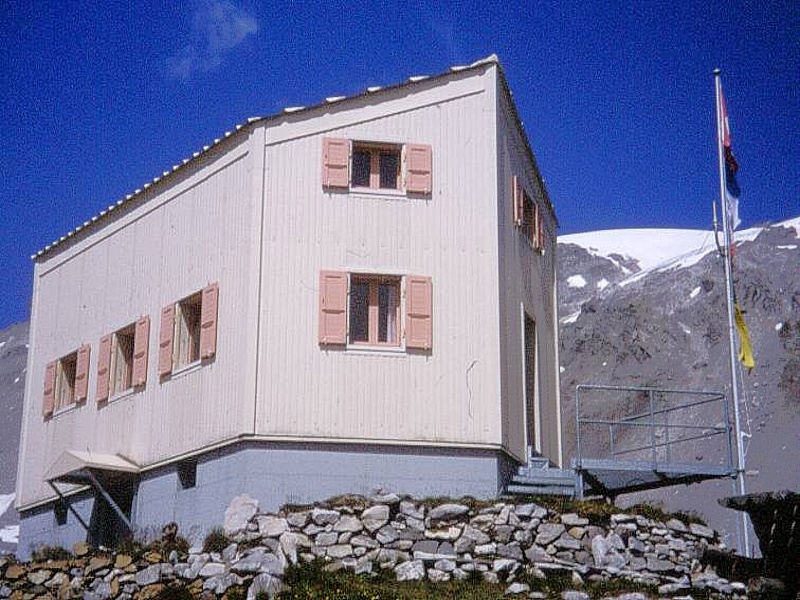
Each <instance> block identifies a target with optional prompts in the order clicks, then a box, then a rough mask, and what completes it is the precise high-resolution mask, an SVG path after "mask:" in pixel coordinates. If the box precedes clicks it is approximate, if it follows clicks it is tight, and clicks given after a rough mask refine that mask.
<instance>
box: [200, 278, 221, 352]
mask: <svg viewBox="0 0 800 600" xmlns="http://www.w3.org/2000/svg"><path fill="white" fill-rule="evenodd" d="M218 305H219V284H217V283H212V284H211V285H209V286H207V287H205V288H204V289H203V299H202V304H201V305H200V358H201V359H206V358H211V357H212V356H214V355H215V354H216V353H217V308H218Z"/></svg>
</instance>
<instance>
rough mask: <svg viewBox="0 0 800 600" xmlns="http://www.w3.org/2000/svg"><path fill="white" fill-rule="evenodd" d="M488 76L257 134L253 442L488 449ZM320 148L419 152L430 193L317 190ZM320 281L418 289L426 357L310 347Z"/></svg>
mask: <svg viewBox="0 0 800 600" xmlns="http://www.w3.org/2000/svg"><path fill="white" fill-rule="evenodd" d="M494 76H495V73H494V70H493V69H490V70H488V71H487V72H486V73H485V74H483V75H481V76H477V75H475V74H473V75H472V76H469V77H465V78H464V79H461V80H459V79H455V80H454V81H453V82H452V83H450V84H448V86H438V87H436V86H431V88H430V89H426V90H422V91H420V92H414V93H412V92H398V93H397V95H396V96H397V97H396V98H392V99H390V100H388V101H384V102H382V103H381V104H380V107H379V109H380V110H379V111H376V110H374V108H375V107H374V106H372V104H371V103H368V102H367V101H366V100H365V101H364V103H363V106H359V105H358V104H356V105H355V106H353V107H352V109H351V110H343V111H340V112H334V113H331V114H327V115H325V117H324V118H322V117H320V118H319V119H311V120H309V121H306V122H303V123H300V124H297V125H290V124H287V125H285V126H284V127H282V128H276V129H275V130H274V131H273V130H268V131H267V161H266V162H267V175H266V204H265V211H266V216H265V219H264V233H263V235H264V240H265V247H264V252H263V255H262V258H263V270H262V281H263V285H262V303H261V307H262V312H261V318H262V323H261V330H262V335H261V338H260V352H261V354H260V355H261V357H262V364H263V365H264V366H263V368H262V370H261V372H260V377H259V384H258V386H259V398H260V402H259V405H258V415H257V416H258V420H257V431H258V433H259V434H263V435H271V436H292V437H299V438H312V439H313V438H338V439H360V440H379V441H388V442H391V441H395V442H407V441H414V442H428V443H432V442H433V443H460V444H467V445H495V446H499V445H500V443H501V431H500V407H499V403H498V397H499V393H500V388H499V348H498V344H497V339H498V336H499V329H498V324H497V314H498V310H499V306H498V303H497V285H498V284H497V239H496V236H497V231H496V227H494V226H493V225H492V224H493V222H494V220H495V218H496V217H495V210H496V209H495V206H496V202H495V197H496V193H497V191H496V188H495V186H494V185H493V183H492V182H493V180H494V168H495V163H496V161H495V151H494V148H495V141H494V134H495V115H494V113H495V108H494V104H493V95H492V93H487V91H486V90H487V88H488V89H490V90H491V89H492V87H493V85H494V83H493V81H494ZM323 137H331V138H340V139H350V140H358V141H367V142H370V141H371V142H386V143H392V144H422V145H429V146H430V147H431V148H432V158H433V161H432V163H433V164H432V171H433V172H432V178H431V179H430V180H431V182H432V184H433V185H432V187H433V189H432V191H431V194H430V196H427V197H426V196H423V197H420V196H414V195H410V196H408V197H406V196H405V195H392V194H391V193H389V194H381V193H365V192H356V191H353V192H350V191H345V192H339V191H332V190H327V189H325V188H324V187H323V185H322V181H321V179H320V170H321V164H322V160H323V156H322V152H323V142H322V139H323ZM423 167H424V165H423ZM327 270H331V271H346V272H351V273H353V272H355V273H358V272H363V273H382V274H387V275H402V276H409V275H418V276H424V277H430V278H431V281H432V287H433V296H432V297H433V348H432V351H430V352H425V351H408V352H405V353H403V352H400V353H397V352H391V351H384V352H370V351H359V350H354V349H348V350H343V349H341V348H336V347H328V346H325V345H320V344H319V343H318V338H319V330H318V327H319V320H318V312H319V305H318V302H319V289H318V285H319V278H320V272H321V271H327ZM406 301H408V298H406ZM287 324H290V325H288V326H287Z"/></svg>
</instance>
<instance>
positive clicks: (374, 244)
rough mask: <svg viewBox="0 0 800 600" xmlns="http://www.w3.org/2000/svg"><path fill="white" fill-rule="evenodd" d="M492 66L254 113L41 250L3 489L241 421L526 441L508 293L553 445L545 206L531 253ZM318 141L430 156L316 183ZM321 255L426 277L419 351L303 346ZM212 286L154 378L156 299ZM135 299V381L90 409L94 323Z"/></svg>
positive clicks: (96, 355)
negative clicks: (100, 218)
mask: <svg viewBox="0 0 800 600" xmlns="http://www.w3.org/2000/svg"><path fill="white" fill-rule="evenodd" d="M497 78H498V73H497V68H496V67H495V66H493V65H487V66H486V68H485V70H483V71H470V72H467V73H463V74H453V75H452V76H450V77H449V78H448V79H447V83H446V85H442V84H441V83H437V82H436V81H433V82H431V83H430V84H421V85H418V86H414V87H413V88H400V89H398V90H394V91H392V92H391V93H387V94H386V95H384V96H382V97H381V101H380V102H375V101H374V100H373V99H372V98H371V97H366V98H361V99H355V100H353V101H351V102H348V103H347V104H346V105H343V106H342V107H339V106H336V105H334V106H331V107H325V108H324V109H319V110H316V111H310V112H309V113H308V114H303V115H301V116H300V117H293V116H287V117H286V118H285V119H282V120H281V119H278V120H276V121H271V122H267V123H265V124H261V125H259V126H256V127H253V128H252V130H251V131H249V132H246V134H242V135H238V136H234V137H233V138H231V139H230V140H229V141H228V142H226V143H223V144H222V145H220V146H218V147H217V149H216V150H215V151H213V152H211V153H208V154H207V155H204V157H203V158H202V159H201V160H199V161H197V164H196V165H191V166H190V167H187V170H186V171H185V172H184V173H182V174H180V175H177V176H173V177H171V178H168V179H167V180H165V183H164V184H163V185H161V186H153V187H152V188H151V191H150V192H149V196H148V197H147V198H146V199H145V200H143V201H140V202H137V203H135V204H132V206H131V207H130V208H125V209H124V210H122V211H120V213H118V215H117V216H115V217H114V218H113V219H109V220H107V222H106V224H105V225H104V226H102V227H97V228H96V229H95V230H91V231H90V232H89V233H88V234H87V235H86V237H85V238H82V239H80V240H78V241H76V242H75V243H72V244H71V245H70V244H67V245H65V246H64V247H63V248H61V249H60V250H58V251H56V252H54V253H52V254H50V255H47V256H46V257H44V258H43V259H41V260H40V261H39V262H38V263H37V264H36V267H35V281H34V303H33V310H32V321H31V340H32V352H31V355H30V356H29V361H28V372H29V373H30V375H31V376H30V377H29V378H28V380H27V381H26V401H25V415H24V417H23V440H22V443H23V458H22V460H21V466H20V473H19V478H18V479H19V483H18V502H19V503H20V504H22V505H26V504H30V503H32V502H35V501H37V500H41V499H44V498H47V497H49V496H50V495H51V492H50V490H49V488H47V487H46V485H45V484H44V482H42V480H41V476H42V474H43V473H44V471H45V470H46V469H47V468H48V467H49V466H50V465H51V464H52V463H53V461H54V460H55V459H56V458H58V456H59V455H60V454H61V453H62V452H63V451H65V450H68V449H76V448H77V449H81V450H85V449H89V450H92V451H96V452H110V453H119V454H122V455H124V456H127V457H129V458H130V459H131V460H133V461H134V462H136V463H138V464H140V465H142V466H148V465H152V464H155V463H158V462H160V461H165V460H169V459H171V458H174V457H177V456H179V455H181V454H183V453H187V452H191V451H194V450H197V449H200V448H202V447H204V446H208V445H212V444H215V443H219V442H222V441H225V440H230V439H234V438H236V437H237V436H240V435H243V434H248V433H255V434H258V435H264V436H270V437H273V438H280V437H291V438H295V439H308V440H313V439H316V438H323V439H340V440H363V441H378V442H389V443H407V442H413V443H418V442H419V443H441V444H461V445H465V446H482V447H499V446H503V447H504V448H506V450H508V452H510V453H511V454H513V455H514V456H517V457H519V458H524V403H523V400H522V397H523V396H522V380H523V379H522V371H521V364H522V363H521V331H520V327H521V323H520V304H523V305H524V306H525V307H526V309H527V310H528V311H529V312H530V314H531V315H532V316H533V317H534V318H535V319H536V324H537V331H538V332H539V333H540V339H539V347H540V351H539V352H538V353H537V355H538V356H539V359H540V365H539V369H538V372H539V374H540V381H539V393H540V396H541V405H542V418H543V425H542V446H543V449H548V451H550V449H552V448H555V447H556V445H557V442H556V440H557V439H558V436H556V435H555V433H553V428H554V427H556V425H555V423H557V422H558V418H557V414H556V413H557V410H558V395H557V394H558V392H557V389H558V386H557V382H558V372H557V365H556V364H555V359H554V358H553V357H552V356H551V355H554V352H551V351H550V350H548V348H550V347H551V346H552V345H553V344H555V343H556V341H557V338H556V334H555V331H556V329H555V328H556V323H555V322H554V316H555V307H554V306H553V303H554V298H555V295H554V281H553V264H552V260H553V255H554V254H553V251H552V250H554V244H555V229H554V223H553V221H552V217H548V218H549V219H550V220H549V221H548V227H549V230H548V236H547V241H548V244H551V245H552V246H553V247H550V248H548V251H547V252H546V253H545V255H544V256H543V257H541V256H538V255H536V256H534V255H533V253H532V252H529V251H528V250H526V249H525V248H524V247H523V246H522V245H521V244H519V243H518V242H519V240H518V238H519V236H518V234H517V232H516V231H515V230H514V229H513V225H512V223H511V220H512V214H511V211H512V206H511V203H510V201H508V200H507V198H508V194H510V193H511V191H510V190H509V189H507V188H508V185H509V184H508V183H507V182H510V181H511V176H512V172H513V173H516V172H517V170H519V169H522V173H526V172H529V171H530V169H531V168H532V166H531V165H530V164H527V163H526V162H525V155H524V153H523V151H522V144H521V139H520V138H519V136H518V133H517V132H516V126H515V124H514V123H513V122H512V120H511V118H510V116H509V112H508V107H507V106H506V105H505V104H504V102H506V98H505V97H504V96H503V94H500V98H498V82H497ZM498 129H499V131H498ZM326 137H327V138H334V139H336V138H338V139H344V140H359V141H373V142H386V143H390V144H398V145H400V144H405V145H409V144H416V145H418V146H416V147H417V148H427V147H430V149H431V152H430V157H431V158H432V161H431V164H430V165H427V164H422V165H419V164H417V165H416V166H415V168H417V169H418V170H420V173H422V183H421V185H422V186H423V187H426V189H427V187H431V188H432V189H430V193H423V194H410V195H408V196H406V195H403V194H398V193H383V194H382V193H373V192H364V191H360V192H350V191H348V190H342V189H332V188H330V187H325V186H323V172H324V170H323V168H322V165H323V142H322V140H323V138H326ZM408 147H409V146H406V148H408ZM412 149H413V147H412ZM426 152H427V151H425V152H423V154H426ZM426 160H427V159H426ZM423 162H424V161H423ZM429 166H430V173H429V175H430V177H428V173H427V171H428V167H429ZM526 169H527V171H526ZM527 184H528V185H532V182H531V181H527ZM529 190H530V191H532V192H534V193H536V190H534V189H533V188H529ZM324 271H338V272H349V273H373V274H386V275H395V276H403V277H408V276H412V275H413V276H420V277H423V278H430V282H431V285H432V290H433V293H432V321H433V339H432V349H431V350H430V351H428V350H425V349H413V350H411V349H409V350H408V351H406V352H396V351H392V350H384V351H365V350H354V349H343V348H342V347H341V346H339V347H336V346H329V345H324V344H323V345H321V344H320V343H319V335H320V331H319V318H318V315H319V311H320V306H319V296H320V289H319V285H320V283H319V282H320V273H322V272H324ZM212 283H217V284H218V286H219V287H218V292H219V299H218V304H217V311H216V319H215V320H214V323H213V325H211V324H210V323H211V315H210V313H209V314H206V315H205V316H204V323H205V324H206V325H207V327H206V330H207V331H210V329H211V328H212V327H214V328H215V330H216V336H215V340H214V344H213V346H214V349H213V352H211V351H210V350H209V351H208V352H206V354H213V357H210V360H206V361H203V362H202V363H201V366H199V367H193V368H190V369H188V370H186V369H185V370H184V371H183V372H181V371H180V370H178V371H177V372H174V373H172V374H171V375H167V376H166V377H164V378H160V377H159V373H161V372H163V371H164V369H163V366H164V365H163V364H161V363H162V361H161V360H159V359H158V358H159V346H160V342H161V341H162V339H163V338H162V329H163V327H162V324H161V322H162V312H161V311H162V309H163V308H164V307H166V306H174V304H175V303H176V302H177V301H179V300H181V299H183V298H185V297H187V296H189V295H191V294H194V293H197V292H200V291H201V290H203V289H206V288H207V286H209V284H212ZM407 301H408V299H407V298H406V299H405V300H403V302H407ZM404 306H405V304H404ZM144 315H147V316H149V317H150V319H151V320H152V327H153V329H152V330H151V331H150V333H151V335H149V336H148V353H147V355H146V356H148V357H151V360H149V361H147V363H146V375H147V377H146V381H145V385H144V386H143V387H141V388H140V389H137V390H136V391H135V393H130V394H126V395H122V396H121V397H119V398H116V399H115V398H112V399H110V401H108V402H102V403H99V404H98V402H97V400H98V394H99V396H100V397H102V396H103V394H104V393H105V394H106V395H107V393H108V392H107V386H106V389H105V390H104V389H103V385H102V384H100V385H98V384H97V381H96V377H97V373H98V370H100V371H101V372H102V371H105V372H106V376H107V372H108V369H109V364H108V356H107V354H108V351H109V348H110V346H108V344H109V342H108V341H104V342H103V344H104V345H102V347H101V338H103V336H107V335H108V334H109V332H112V331H116V330H118V329H119V328H120V327H123V326H125V325H127V324H129V323H131V322H132V321H134V320H135V319H137V318H139V317H141V316H144ZM167 320H168V321H169V319H167ZM156 327H158V332H156V330H155V328H156ZM103 339H104V340H105V339H107V338H103ZM86 342H88V343H89V344H91V346H94V347H95V348H98V350H99V351H96V352H95V351H92V352H91V353H90V367H89V374H90V380H89V384H90V385H89V388H88V402H87V403H86V404H83V405H81V406H79V407H77V408H75V409H73V410H70V411H66V412H62V413H60V414H57V415H55V416H54V417H53V418H51V419H43V417H42V390H43V388H44V375H45V369H46V366H47V364H48V363H49V362H50V361H52V360H54V359H55V358H57V357H59V356H63V355H65V354H66V353H68V352H72V351H74V350H76V349H77V348H78V347H80V346H81V344H83V343H86ZM210 343H211V342H210V337H208V336H207V338H206V342H205V345H204V348H205V349H207V350H208V349H209V348H211V345H209V344H210ZM423 345H424V344H423ZM107 346H108V347H107ZM140 350H141V348H139V349H137V355H139V356H141V354H140V352H139V351H140ZM140 364H141V363H140ZM551 458H552V456H551Z"/></svg>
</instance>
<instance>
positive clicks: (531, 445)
mask: <svg viewBox="0 0 800 600" xmlns="http://www.w3.org/2000/svg"><path fill="white" fill-rule="evenodd" d="M524 336H525V340H524V347H525V424H526V434H527V437H528V451H529V452H530V453H531V454H535V453H536V452H537V450H536V446H537V442H538V440H537V438H536V419H537V417H538V413H539V411H538V407H537V406H536V403H537V402H538V398H537V396H536V321H534V320H533V319H532V318H531V317H530V316H529V315H528V313H525V331H524Z"/></svg>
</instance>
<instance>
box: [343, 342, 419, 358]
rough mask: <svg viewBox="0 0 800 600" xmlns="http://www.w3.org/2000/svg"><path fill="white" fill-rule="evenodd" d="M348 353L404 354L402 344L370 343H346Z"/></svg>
mask: <svg viewBox="0 0 800 600" xmlns="http://www.w3.org/2000/svg"><path fill="white" fill-rule="evenodd" d="M347 353H348V354H367V355H372V356H376V355H384V356H406V349H405V348H404V347H403V346H373V345H370V344H347Z"/></svg>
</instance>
